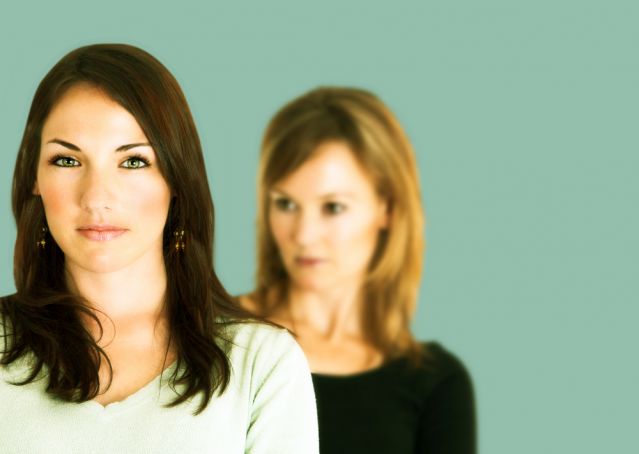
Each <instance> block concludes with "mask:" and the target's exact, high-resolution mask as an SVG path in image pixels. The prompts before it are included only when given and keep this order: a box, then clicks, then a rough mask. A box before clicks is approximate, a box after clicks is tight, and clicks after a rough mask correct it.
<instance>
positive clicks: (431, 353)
mask: <svg viewBox="0 0 639 454" xmlns="http://www.w3.org/2000/svg"><path fill="white" fill-rule="evenodd" d="M421 346H422V352H421V360H420V364H419V365H418V366H417V367H413V368H411V369H412V374H411V375H413V377H414V379H415V380H416V382H417V383H416V385H417V386H418V387H419V388H421V392H422V393H423V394H425V395H426V396H432V395H433V393H435V394H441V393H448V392H453V393H456V394H463V395H465V396H466V397H471V396H472V380H471V376H470V373H469V372H468V369H467V368H466V365H465V364H464V362H463V361H462V360H461V359H460V358H459V357H458V356H457V355H455V354H454V353H452V352H451V351H449V350H448V349H447V348H446V347H444V346H443V345H442V344H440V343H438V342H424V343H422V344H421ZM408 367H409V368H410V366H408Z"/></svg>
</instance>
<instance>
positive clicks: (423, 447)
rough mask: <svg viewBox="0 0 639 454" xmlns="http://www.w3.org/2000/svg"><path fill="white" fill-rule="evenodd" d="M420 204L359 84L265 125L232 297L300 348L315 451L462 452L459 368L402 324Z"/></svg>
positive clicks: (465, 448)
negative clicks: (253, 243)
mask: <svg viewBox="0 0 639 454" xmlns="http://www.w3.org/2000/svg"><path fill="white" fill-rule="evenodd" d="M420 199H421V198H420V191H419V182H418V175H417V165H416V163H415V156H414V152H413V150H412V147H411V145H410V143H409V141H408V139H407V137H406V135H405V133H404V131H403V129H402V128H401V126H400V124H399V123H398V121H397V119H396V118H395V117H394V116H393V114H392V113H391V112H390V110H389V109H388V108H387V107H386V106H385V105H384V104H383V103H382V102H381V101H380V100H379V98H377V97H376V96H375V95H373V94H372V93H370V92H367V91H365V90H360V89H355V88H319V89H315V90H312V91H310V92H309V93H306V94H304V95H302V96H300V97H299V98H296V99H294V100H293V101H291V102H290V103H288V104H287V105H285V106H284V107H283V108H282V109H281V110H280V111H279V112H277V113H276V114H275V116H274V117H273V119H272V120H271V121H270V123H269V125H268V127H267V129H266V132H265V134H264V138H263V141H262V150H261V157H260V166H259V174H258V216H257V226H258V233H257V246H258V259H257V285H256V289H255V290H254V291H253V293H251V294H250V295H247V296H245V297H244V298H242V301H243V303H244V305H245V306H246V307H247V308H248V309H250V310H252V311H253V312H256V313H258V314H260V315H261V316H264V317H267V318H268V319H270V320H271V321H273V322H276V323H278V324H280V325H282V326H285V327H287V328H289V329H290V330H291V331H292V332H293V333H294V335H296V338H297V340H298V342H299V343H300V345H301V347H302V349H303V350H304V352H305V353H306V355H307V358H308V360H309V364H310V367H311V370H312V371H313V382H314V385H315V394H316V398H317V406H318V417H319V433H320V451H321V452H322V454H333V453H346V452H347V453H349V454H356V453H366V454H376V453H387V454H417V453H428V454H440V453H442V454H443V453H448V454H453V453H455V454H471V453H474V452H475V449H476V448H475V420H474V418H475V414H474V400H473V393H472V386H471V381H470V377H469V375H468V373H467V372H466V369H465V368H464V366H463V364H462V363H461V362H460V361H459V360H458V359H457V358H456V357H455V356H454V355H453V354H451V353H450V352H448V351H447V350H446V349H445V348H444V347H442V346H441V345H439V344H437V343H434V342H430V343H420V342H418V341H417V340H416V339H415V338H414V337H413V335H412V333H411V330H410V322H411V319H412V316H413V312H414V309H415V304H416V301H417V289H418V286H419V281H420V278H421V270H422V255H423V225H424V216H423V210H422V205H421V200H420Z"/></svg>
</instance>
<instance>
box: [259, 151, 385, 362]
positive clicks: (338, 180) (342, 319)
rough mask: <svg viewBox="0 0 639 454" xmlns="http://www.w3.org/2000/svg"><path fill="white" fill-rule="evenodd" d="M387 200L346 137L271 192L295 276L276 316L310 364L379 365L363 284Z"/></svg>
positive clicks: (277, 228)
mask: <svg viewBox="0 0 639 454" xmlns="http://www.w3.org/2000/svg"><path fill="white" fill-rule="evenodd" d="M387 211H388V210H387V203H386V201H385V200H383V199H382V198H380V197H379V196H378V195H377V193H376V191H375V188H374V186H373V182H372V181H371V179H370V177H369V175H368V174H367V173H366V171H365V170H364V169H363V168H362V167H361V165H360V164H359V163H358V161H357V160H356V159H355V157H354V155H353V153H352V152H351V150H350V149H349V147H348V146H347V145H346V144H344V143H342V142H327V143H325V144H323V145H321V146H319V147H318V148H317V150H315V152H314V153H313V155H312V157H311V158H310V159H309V160H307V161H306V162H305V163H304V164H302V166H300V167H299V168H298V169H297V170H296V171H295V172H293V173H292V174H290V175H288V176H287V177H286V178H284V179H283V180H282V181H279V182H278V183H277V184H275V185H274V187H273V189H272V191H271V193H270V207H269V225H270V228H271V232H272V234H273V237H274V239H275V242H276V243H277V246H278V249H279V252H280V255H281V257H282V259H283V262H284V266H285V267H286V270H287V272H288V275H289V277H290V288H289V305H288V306H287V307H286V308H284V309H283V310H282V311H281V312H280V313H278V314H276V316H275V317H273V319H274V321H276V322H278V323H281V324H283V325H285V326H287V327H289V328H290V329H291V330H292V331H294V332H295V333H296V334H297V336H298V341H299V342H300V345H301V346H302V348H303V350H304V351H305V353H306V355H307V358H308V360H309V364H310V366H311V370H312V371H313V372H316V373H329V374H350V373H356V372H360V371H363V370H366V369H370V368H373V367H376V366H378V365H379V364H380V363H381V362H382V360H383V358H382V355H381V353H380V352H378V351H376V350H375V349H374V348H373V347H371V346H370V345H368V344H367V342H366V341H365V340H364V336H363V332H362V329H361V316H360V314H361V312H362V310H365V303H366V302H365V301H362V298H361V295H360V290H361V288H362V286H363V283H364V279H365V277H366V273H367V269H368V266H369V263H370V261H371V258H372V256H373V253H374V251H375V248H376V245H377V242H378V238H379V234H380V231H381V230H382V229H384V228H386V227H387V223H388V214H387Z"/></svg>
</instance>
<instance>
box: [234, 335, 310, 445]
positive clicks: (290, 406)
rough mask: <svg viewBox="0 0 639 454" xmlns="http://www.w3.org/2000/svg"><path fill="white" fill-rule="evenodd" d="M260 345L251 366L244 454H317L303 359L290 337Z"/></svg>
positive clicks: (307, 379) (286, 336)
mask: <svg viewBox="0 0 639 454" xmlns="http://www.w3.org/2000/svg"><path fill="white" fill-rule="evenodd" d="M277 334H278V336H277V339H276V340H275V341H274V342H273V343H270V342H264V343H262V345H261V346H260V349H259V351H258V352H257V355H258V357H257V359H256V362H255V366H254V380H253V381H254V394H253V403H252V410H251V418H250V424H249V428H248V433H247V436H246V453H247V454H300V453H304V454H318V453H319V438H318V429H317V409H316V405H315V393H314V392H313V383H312V380H311V373H310V370H309V368H308V363H307V361H306V357H305V356H304V353H303V352H302V350H301V348H300V347H299V346H298V345H297V343H296V342H295V340H293V338H292V337H291V335H290V334H288V333H286V332H283V331H280V332H278V333H277Z"/></svg>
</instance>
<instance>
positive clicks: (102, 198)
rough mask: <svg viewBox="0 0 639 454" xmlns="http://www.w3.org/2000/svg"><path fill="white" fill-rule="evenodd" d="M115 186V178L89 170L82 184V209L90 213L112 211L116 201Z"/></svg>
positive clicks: (96, 170) (95, 170)
mask: <svg viewBox="0 0 639 454" xmlns="http://www.w3.org/2000/svg"><path fill="white" fill-rule="evenodd" d="M114 184H115V181H114V178H113V177H112V176H110V175H108V174H107V173H105V172H103V171H99V170H98V169H95V168H92V169H91V168H90V169H87V171H86V172H85V173H84V175H83V177H82V182H81V193H80V194H81V195H80V207H81V208H82V209H83V210H84V211H87V212H89V213H96V212H100V211H110V210H111V209H112V208H113V203H114V201H115V199H114V197H113V191H114V189H115V188H114Z"/></svg>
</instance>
